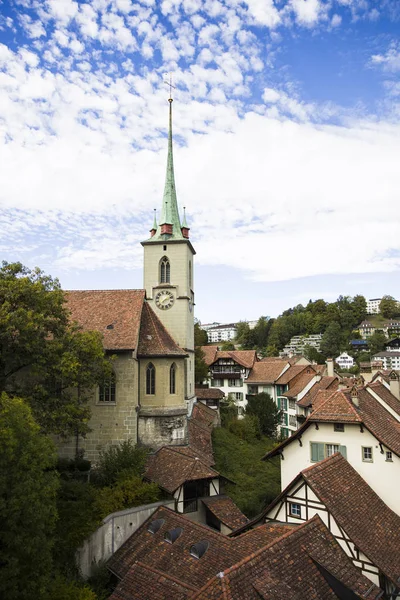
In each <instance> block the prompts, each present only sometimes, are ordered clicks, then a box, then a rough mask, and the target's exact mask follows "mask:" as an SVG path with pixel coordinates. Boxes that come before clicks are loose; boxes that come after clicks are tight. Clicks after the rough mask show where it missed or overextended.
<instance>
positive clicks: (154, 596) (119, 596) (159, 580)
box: [109, 562, 196, 600]
mask: <svg viewBox="0 0 400 600" xmlns="http://www.w3.org/2000/svg"><path fill="white" fill-rule="evenodd" d="M195 591H196V588H195V587H193V586H192V585H189V584H187V583H182V582H181V581H178V580H177V579H176V578H175V577H173V576H172V575H170V574H169V573H162V572H161V571H158V570H157V569H154V568H153V567H151V566H149V565H144V564H143V563H141V562H136V563H134V565H133V566H132V567H131V568H130V569H129V571H128V573H127V574H126V575H125V577H124V578H123V580H122V581H121V582H120V583H119V584H118V586H117V587H116V589H115V590H114V592H113V594H112V595H111V596H110V597H109V600H132V599H133V598H135V600H171V599H172V598H173V599H174V600H185V599H186V598H189V597H190V596H192V595H193V593H194V592H195Z"/></svg>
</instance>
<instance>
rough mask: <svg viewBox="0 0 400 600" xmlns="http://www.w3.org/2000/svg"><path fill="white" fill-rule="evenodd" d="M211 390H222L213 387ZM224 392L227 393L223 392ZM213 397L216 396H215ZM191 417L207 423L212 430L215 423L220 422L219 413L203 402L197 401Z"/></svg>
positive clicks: (204, 423)
mask: <svg viewBox="0 0 400 600" xmlns="http://www.w3.org/2000/svg"><path fill="white" fill-rule="evenodd" d="M196 389H197V388H196ZM208 389H210V388H208ZM208 389H206V390H205V391H208ZM211 390H216V391H217V392H220V391H221V390H219V389H217V388H211ZM213 393H214V392H213ZM222 394H223V395H225V394H224V393H223V392H222ZM212 397H213V398H214V396H212ZM191 419H194V420H195V421H197V422H199V423H202V424H203V425H206V427H208V428H209V429H210V431H211V430H212V428H213V427H214V426H215V425H217V424H218V415H217V414H216V412H215V410H213V409H212V408H209V407H208V406H206V405H205V404H203V403H202V402H196V403H195V405H194V406H193V410H192V415H191Z"/></svg>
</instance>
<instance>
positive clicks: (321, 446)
mask: <svg viewBox="0 0 400 600" xmlns="http://www.w3.org/2000/svg"><path fill="white" fill-rule="evenodd" d="M324 458H325V444H318V460H324Z"/></svg>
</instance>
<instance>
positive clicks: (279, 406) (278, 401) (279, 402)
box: [277, 398, 281, 410]
mask: <svg viewBox="0 0 400 600" xmlns="http://www.w3.org/2000/svg"><path fill="white" fill-rule="evenodd" d="M277 403H278V408H279V410H281V399H280V398H278V400H277Z"/></svg>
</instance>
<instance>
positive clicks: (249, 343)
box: [236, 321, 257, 350]
mask: <svg viewBox="0 0 400 600" xmlns="http://www.w3.org/2000/svg"><path fill="white" fill-rule="evenodd" d="M236 343H237V344H239V345H240V347H241V348H242V350H253V349H254V348H255V347H256V343H257V342H256V333H255V330H254V329H250V327H249V324H248V323H247V321H240V322H239V323H237V325H236Z"/></svg>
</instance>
